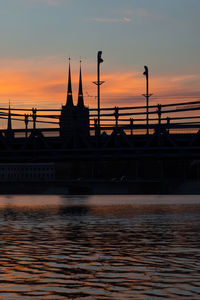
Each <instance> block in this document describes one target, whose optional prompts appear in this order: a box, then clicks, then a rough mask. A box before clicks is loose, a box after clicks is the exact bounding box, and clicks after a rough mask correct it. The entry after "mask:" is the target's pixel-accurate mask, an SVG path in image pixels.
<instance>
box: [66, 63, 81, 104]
mask: <svg viewBox="0 0 200 300" xmlns="http://www.w3.org/2000/svg"><path fill="white" fill-rule="evenodd" d="M73 106H74V104H73V96H72V83H71V68H70V58H69V73H68V90H67V101H66V107H67V108H72V107H73ZM77 106H78V107H84V100H83V86H82V72H81V61H80V75H79V92H78V103H77Z"/></svg>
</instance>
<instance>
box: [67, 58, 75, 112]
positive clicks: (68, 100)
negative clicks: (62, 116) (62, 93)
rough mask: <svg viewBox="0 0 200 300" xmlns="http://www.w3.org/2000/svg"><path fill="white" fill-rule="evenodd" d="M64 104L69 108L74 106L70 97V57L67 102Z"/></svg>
mask: <svg viewBox="0 0 200 300" xmlns="http://www.w3.org/2000/svg"><path fill="white" fill-rule="evenodd" d="M66 106H67V107H68V108H71V107H73V106H74V104H73V97H72V83H71V69H70V58H69V75H68V90H67V102H66Z"/></svg>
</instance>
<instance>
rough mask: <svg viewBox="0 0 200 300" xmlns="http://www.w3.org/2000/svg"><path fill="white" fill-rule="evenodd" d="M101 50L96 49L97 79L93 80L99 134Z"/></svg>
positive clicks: (101, 82)
mask: <svg viewBox="0 0 200 300" xmlns="http://www.w3.org/2000/svg"><path fill="white" fill-rule="evenodd" d="M101 55H102V51H98V53H97V81H94V82H93V83H94V84H96V85H97V99H98V102H97V121H98V131H99V135H100V112H101V103H100V96H101V95H100V86H101V85H102V84H103V83H104V81H101V80H100V64H101V63H102V62H103V59H102V58H101Z"/></svg>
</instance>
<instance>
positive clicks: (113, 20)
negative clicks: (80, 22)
mask: <svg viewBox="0 0 200 300" xmlns="http://www.w3.org/2000/svg"><path fill="white" fill-rule="evenodd" d="M87 20H88V21H94V22H101V23H130V22H131V21H132V20H131V18H127V17H123V18H89V19H87Z"/></svg>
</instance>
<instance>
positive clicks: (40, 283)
mask: <svg viewBox="0 0 200 300" xmlns="http://www.w3.org/2000/svg"><path fill="white" fill-rule="evenodd" d="M0 243H1V248H0V250H1V253H0V299H116V300H117V299H150V300H151V299H200V196H192V197H191V196H180V197H177V196H169V197H165V196H162V197H158V196H91V197H66V196H64V197H60V196H9V197H3V196H1V197H0Z"/></svg>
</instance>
